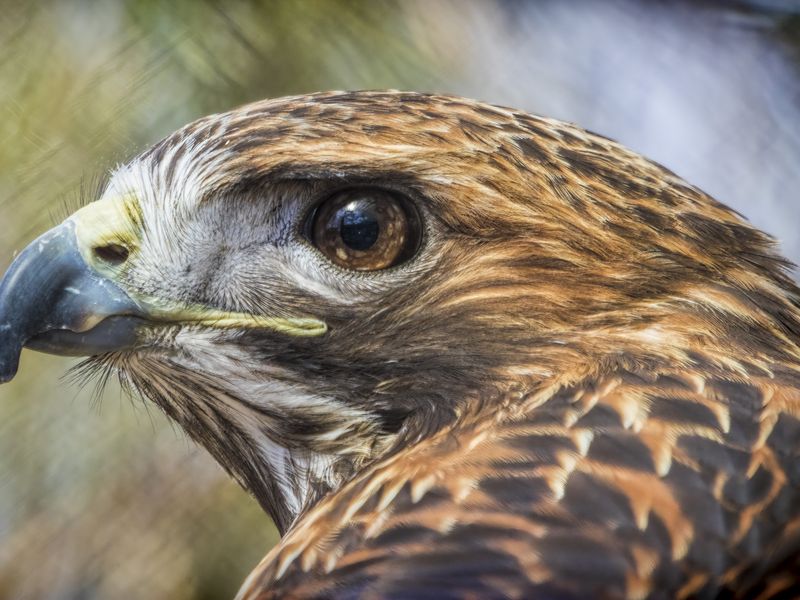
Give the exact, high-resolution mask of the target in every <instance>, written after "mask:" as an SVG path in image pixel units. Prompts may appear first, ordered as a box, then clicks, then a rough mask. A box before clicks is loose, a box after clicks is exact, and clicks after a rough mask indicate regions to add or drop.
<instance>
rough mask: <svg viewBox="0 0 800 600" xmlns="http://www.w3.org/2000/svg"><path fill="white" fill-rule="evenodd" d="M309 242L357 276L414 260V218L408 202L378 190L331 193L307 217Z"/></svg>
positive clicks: (417, 232) (416, 234)
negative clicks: (356, 272) (309, 218)
mask: <svg viewBox="0 0 800 600" xmlns="http://www.w3.org/2000/svg"><path fill="white" fill-rule="evenodd" d="M309 234H310V238H311V242H312V243H313V244H314V245H315V246H316V247H317V248H319V249H320V251H321V252H322V253H323V254H324V255H325V256H327V257H328V258H329V259H330V260H331V261H332V262H334V263H335V264H337V265H339V266H340V267H344V268H347V269H353V270H356V271H377V270H380V269H386V268H388V267H392V266H394V265H397V264H399V263H401V262H403V261H405V260H408V259H409V258H411V256H413V254H414V252H415V251H416V250H417V248H418V246H419V242H420V227H419V219H418V217H417V213H416V211H415V210H414V208H413V207H412V206H411V205H410V203H409V202H408V201H407V200H405V199H404V198H401V197H399V196H397V195H395V194H392V193H390V192H387V191H385V190H380V189H371V188H370V189H367V188H358V189H352V190H345V191H340V192H337V193H335V194H334V195H333V196H331V197H329V198H328V199H326V200H325V201H324V202H322V204H320V205H319V207H318V208H317V209H316V210H315V211H314V213H313V214H312V216H311V224H310V228H309Z"/></svg>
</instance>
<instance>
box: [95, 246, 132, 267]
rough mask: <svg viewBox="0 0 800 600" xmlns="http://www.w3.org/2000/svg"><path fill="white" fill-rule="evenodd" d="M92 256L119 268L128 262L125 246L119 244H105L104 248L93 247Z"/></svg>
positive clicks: (127, 252)
mask: <svg viewBox="0 0 800 600" xmlns="http://www.w3.org/2000/svg"><path fill="white" fill-rule="evenodd" d="M92 250H93V252H94V255H95V256H96V257H97V258H99V259H100V260H102V261H103V262H106V263H108V264H110V265H114V266H119V265H121V264H122V263H124V262H125V261H126V260H128V255H129V254H130V252H129V251H128V249H127V248H126V247H125V246H120V245H119V244H106V245H105V246H95V247H94V248H93V249H92Z"/></svg>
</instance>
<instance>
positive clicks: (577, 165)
mask: <svg viewBox="0 0 800 600" xmlns="http://www.w3.org/2000/svg"><path fill="white" fill-rule="evenodd" d="M342 189H347V190H352V189H358V190H374V189H380V190H383V192H386V193H387V194H391V195H396V196H398V197H402V198H404V199H405V200H403V202H404V203H409V204H410V205H413V206H414V207H415V208H413V211H418V213H419V220H420V221H421V225H420V227H421V229H422V234H421V241H420V242H419V244H418V247H416V246H414V247H412V246H408V248H410V249H411V250H409V256H407V257H405V258H404V259H403V260H404V262H402V263H401V264H397V265H396V266H391V267H388V268H385V269H384V268H383V267H381V269H380V270H376V271H370V270H366V271H363V270H358V271H356V270H348V268H347V264H348V263H347V260H349V259H348V258H346V257H344V255H342V256H340V257H339V258H337V259H336V260H337V261H339V262H337V263H336V264H334V263H333V262H331V261H329V260H327V259H326V258H325V257H324V256H323V255H322V254H321V252H320V250H315V249H314V245H315V241H314V240H315V238H314V237H313V234H312V236H311V238H309V236H308V234H307V229H304V227H305V226H304V225H303V223H305V222H306V221H307V219H308V216H307V215H308V214H309V211H310V214H312V215H313V214H314V207H316V206H318V205H319V202H320V199H323V200H322V201H323V202H324V198H328V197H330V196H331V194H334V195H335V194H337V193H338V191H339V190H342ZM383 192H382V193H383ZM370 193H372V192H370ZM106 196H107V197H111V196H113V197H119V196H125V197H128V198H130V197H134V198H136V199H137V202H138V205H137V208H136V209H134V210H132V211H129V212H132V213H133V214H132V216H131V217H130V221H131V223H133V224H134V225H133V226H132V228H133V229H136V230H137V231H138V232H139V233H137V234H135V236H134V237H136V242H135V243H132V242H130V240H129V239H127V238H126V239H122V238H121V239H120V240H117V242H115V243H116V244H117V245H118V244H123V245H125V246H126V247H128V250H126V253H125V255H124V257H123V258H122V260H123V261H127V263H126V265H128V266H126V267H125V269H124V271H121V272H120V273H121V274H117V275H114V281H115V282H117V283H118V284H119V285H120V286H121V287H122V289H124V290H125V291H126V292H127V293H129V294H131V295H133V294H134V293H135V294H139V295H143V294H144V295H146V297H147V298H158V299H159V302H161V301H168V302H170V303H173V304H174V303H176V302H181V303H184V304H187V305H189V304H191V305H192V306H194V305H202V306H213V307H215V308H218V309H224V310H226V311H236V312H237V314H239V313H247V314H255V315H259V316H263V315H280V316H292V317H294V316H298V315H299V316H302V317H306V318H313V319H319V320H320V321H322V322H324V323H325V325H326V328H327V329H326V332H325V333H324V334H323V335H315V336H311V337H296V336H291V335H284V334H282V333H280V332H278V333H276V332H274V331H266V332H265V331H263V330H262V329H259V328H250V329H242V330H234V331H233V332H230V331H228V330H225V331H224V332H223V331H222V330H221V329H216V330H215V329H214V327H211V330H212V333H214V332H216V333H214V335H213V336H211V337H202V338H200V337H192V336H197V335H199V334H197V332H196V329H197V328H196V327H194V328H192V327H191V326H189V325H186V324H185V323H183V324H181V325H180V327H178V326H177V325H175V326H174V327H173V328H171V329H170V328H166V331H167V332H168V334H165V333H164V331H165V328H164V327H163V326H161V327H159V328H152V329H148V330H147V334H146V335H145V334H143V335H142V336H140V341H139V342H138V343H137V344H138V345H136V346H135V347H133V348H131V347H126V348H124V349H121V350H120V351H118V352H112V353H109V354H105V355H102V356H101V357H98V358H95V359H92V362H91V363H90V368H91V367H94V368H113V369H115V370H117V371H118V372H119V373H120V374H121V376H122V378H123V381H124V382H126V383H127V384H128V385H130V386H131V387H132V388H134V389H136V390H138V391H139V392H140V393H142V394H143V395H145V396H147V397H149V398H150V399H152V400H154V401H155V402H157V403H158V404H159V405H160V406H161V407H162V408H163V409H164V410H165V411H166V412H167V414H169V415H170V416H171V417H173V418H174V419H176V420H177V421H178V422H179V423H180V424H181V425H182V426H183V427H184V428H185V429H186V430H187V432H188V433H189V434H190V435H191V436H192V437H193V438H195V439H196V440H198V441H199V442H200V443H201V444H204V445H205V446H206V447H207V448H208V449H209V450H210V451H211V453H212V454H213V455H214V456H215V457H216V458H217V459H218V460H219V461H220V462H221V463H222V464H223V465H224V466H225V467H226V468H227V469H228V470H229V471H230V472H231V473H232V474H233V475H234V476H235V477H237V479H238V480H239V481H241V482H242V484H243V485H244V486H245V487H246V488H248V489H249V490H250V491H251V492H252V493H253V494H254V495H255V496H256V497H257V498H258V499H259V501H260V502H261V503H262V505H263V506H264V507H265V509H266V510H267V511H268V512H269V513H270V514H271V515H272V516H273V518H274V519H275V520H276V523H277V524H278V526H279V527H280V528H281V529H282V531H283V532H284V536H283V538H282V540H281V542H280V543H279V544H278V546H277V547H275V548H274V549H273V550H272V551H271V552H270V553H269V554H268V556H267V557H266V558H265V559H264V561H263V562H262V564H261V565H259V566H258V568H257V569H256V570H255V571H254V572H253V574H252V575H251V576H250V578H249V579H248V581H247V582H246V584H245V586H244V588H243V589H242V591H241V592H240V598H246V599H250V600H254V599H266V598H284V597H303V598H305V597H314V598H355V597H360V598H450V597H452V598H585V597H596V598H629V599H644V598H673V597H674V598H690V597H692V598H693V597H700V598H778V597H787V598H788V597H792V596H793V595H794V594H800V586H798V584H797V583H796V581H795V579H796V576H797V575H798V574H800V570H799V569H798V564H797V563H798V559H800V502H799V501H800V487H798V486H800V468H799V467H798V464H800V463H799V462H797V461H796V458H797V454H798V451H799V450H800V420H798V416H799V415H800V393H798V383H800V347H798V334H799V333H800V312H798V289H797V288H796V287H795V285H794V283H793V282H792V281H791V280H790V279H789V277H787V275H786V262H785V261H784V260H783V259H782V258H780V257H779V256H778V255H777V254H775V252H774V250H773V248H772V242H771V240H770V239H769V238H768V237H767V236H765V235H764V234H762V233H761V232H759V231H757V230H755V229H754V228H752V227H751V226H750V225H748V224H747V223H745V222H744V221H743V220H742V219H741V218H740V217H739V216H738V215H736V214H734V213H733V212H732V211H730V210H729V209H727V208H726V207H724V206H723V205H721V204H719V203H717V202H716V201H714V200H713V199H711V198H710V197H708V196H707V195H705V194H703V193H702V192H700V191H699V190H697V189H696V188H693V187H691V186H690V185H688V184H686V183H685V182H683V181H682V180H681V179H680V178H678V177H677V176H675V175H674V174H672V173H670V172H669V171H667V170H666V169H664V168H662V167H660V166H659V165H656V164H654V163H652V162H650V161H648V160H646V159H644V158H642V157H640V156H638V155H636V154H634V153H632V152H630V151H628V150H626V149H624V148H622V147H621V146H619V145H618V144H616V143H614V142H612V141H609V140H607V139H604V138H602V137H600V136H597V135H594V134H591V133H588V132H586V131H583V130H581V129H579V128H577V127H575V126H572V125H568V124H565V123H561V122H558V121H554V120H549V119H542V118H538V117H534V116H531V115H528V114H525V113H522V112H519V111H515V110H511V109H507V108H500V107H494V106H489V105H486V104H482V103H478V102H473V101H470V100H464V99H459V98H453V97H446V96H432V95H423V94H411V93H399V92H359V93H328V94H316V95H312V96H304V97H295V98H289V99H282V100H277V101H267V102H262V103H256V104H253V105H249V106H245V107H243V108H241V109H238V110H236V111H233V112H231V113H226V114H223V115H214V116H211V117H207V118H205V119H201V120H200V121H198V122H196V123H194V124H192V125H189V126H187V127H186V128H184V129H183V130H180V131H178V132H177V133H175V134H174V135H172V136H170V137H169V138H167V139H166V140H164V141H162V142H161V143H159V144H157V145H156V146H155V147H154V148H153V149H151V150H150V151H148V152H146V153H145V154H143V155H142V156H140V157H139V158H137V159H136V160H135V161H133V162H132V163H131V165H130V166H128V167H126V168H125V169H123V170H122V171H120V172H119V173H117V174H116V175H115V177H114V178H113V179H112V183H111V185H110V187H109V190H107V192H106ZM373 197H375V196H373ZM387 197H388V196H387ZM392 197H394V196H392ZM379 198H380V199H379V201H380V202H391V200H385V197H384V196H380V197H379ZM376 202H377V201H376ZM295 204H297V205H298V206H299V208H296V209H291V208H289V207H291V206H294V205H295ZM403 206H406V205H405V204H403ZM397 210H398V211H400V212H402V211H403V210H406V211H411V210H412V209H410V208H403V209H402V210H401V209H397ZM409 214H410V213H409ZM275 215H277V216H275ZM253 222H263V223H265V226H264V227H265V230H264V231H265V232H264V233H259V234H256V233H253V230H251V229H250V228H251V227H253V226H252V225H251V223H253ZM156 224H157V226H156ZM267 229H268V231H267ZM197 231H200V232H201V233H202V235H199V234H197ZM342 231H344V230H342ZM276 232H277V233H276ZM132 235H133V234H132ZM342 235H344V234H342ZM409 235H410V234H409ZM123 237H124V236H123ZM103 239H106V238H103ZM174 239H177V240H179V242H174V245H173V246H170V243H172V242H171V241H170V240H174ZM403 244H405V242H403ZM262 245H263V246H264V247H265V248H267V249H268V253H269V254H268V253H266V252H267V251H265V253H264V254H258V252H260V250H259V249H260V248H261V246H262ZM399 245H401V244H400V243H399V242H398V247H399ZM223 247H224V249H223ZM165 248H171V250H170V252H166V251H165ZM209 248H211V249H212V250H209ZM230 248H234V250H230ZM253 248H256V250H253ZM128 251H130V256H128V254H127V252H128ZM412 251H413V252H412ZM365 252H368V251H365ZM268 256H270V257H274V256H277V257H278V258H269V260H275V261H278V262H276V263H275V264H274V265H273V264H271V263H270V265H268V266H267V267H263V268H264V269H268V275H266V274H264V273H262V272H258V274H257V275H256V274H254V273H255V272H254V270H253V269H256V268H260V267H257V265H260V264H262V263H263V261H264V260H267V258H265V257H268ZM359 256H362V255H359ZM362 259H363V256H362ZM364 260H366V259H364ZM309 264H311V265H312V266H311V267H309V266H308V265H309ZM358 264H359V265H361V264H368V263H363V261H362V263H358ZM314 265H322V266H319V267H317V266H314ZM354 265H355V263H354ZM312 267H313V268H312ZM358 268H359V269H360V268H361V267H360V266H359V267H358ZM154 273H157V274H158V276H157V277H156V276H155V275H154ZM298 273H300V275H298ZM265 282H266V283H265ZM132 297H138V296H132ZM171 305H172V304H170V306H171ZM0 313H2V311H0ZM171 323H173V322H171ZM171 327H172V325H171ZM234 329H235V328H234ZM201 333H204V332H201ZM182 336H183V337H182ZM142 339H145V340H146V341H145V342H142V341H141V340H142ZM201 342H202V343H201ZM178 349H180V351H178ZM220 356H221V357H223V358H225V360H223V359H222V358H219V357H220ZM278 383H279V384H280V385H281V386H282V387H280V390H278V392H280V394H283V395H279V393H278V392H276V391H275V388H273V387H270V386H274V385H277V384H278ZM287 394H288V396H287ZM287 397H288V398H289V400H291V401H289V400H282V399H281V398H287ZM270 444H271V445H270ZM267 446H268V447H269V448H270V449H268V450H264V448H265V447H267ZM275 448H278V449H279V450H280V452H284V453H285V456H284V458H283V459H280V460H279V459H276V458H275V456H276V452H278V451H276V450H275ZM278 453H279V452H278ZM276 461H277V462H276ZM276 466H280V467H281V469H284V472H281V473H276Z"/></svg>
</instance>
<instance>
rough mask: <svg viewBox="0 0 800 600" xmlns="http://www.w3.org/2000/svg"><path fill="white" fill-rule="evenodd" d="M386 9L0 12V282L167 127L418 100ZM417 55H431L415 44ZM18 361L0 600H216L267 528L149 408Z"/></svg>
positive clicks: (405, 38)
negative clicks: (302, 100) (373, 95)
mask: <svg viewBox="0 0 800 600" xmlns="http://www.w3.org/2000/svg"><path fill="white" fill-rule="evenodd" d="M418 9H419V5H412V4H410V3H405V4H404V5H400V4H395V3H388V2H368V3H367V2H344V1H321V0H317V1H312V0H303V1H299V2H289V1H272V2H268V1H264V2H258V3H256V2H232V3H225V4H221V3H220V4H216V3H213V2H195V1H188V0H181V1H173V2H160V1H156V0H146V1H142V2H77V1H73V2H51V3H45V4H42V3H38V4H33V3H31V4H23V3H14V2H0V272H2V271H4V270H5V268H6V267H7V266H8V264H9V263H10V261H11V259H12V256H13V254H14V252H16V251H18V250H19V249H21V248H22V247H24V245H25V244H26V243H27V241H29V240H30V239H32V238H33V237H35V236H36V235H38V234H40V233H42V232H43V231H45V230H46V229H48V228H49V227H51V226H52V225H54V224H55V223H57V222H58V221H60V220H61V219H62V218H64V217H65V216H66V215H67V214H69V213H70V212H72V211H73V210H74V209H75V208H77V207H78V206H79V205H81V204H82V203H85V202H88V201H91V200H93V199H94V198H95V197H96V196H97V194H98V189H99V186H100V185H101V184H102V181H103V180H104V178H105V176H106V174H107V173H108V172H109V171H110V170H111V169H113V168H114V166H115V165H117V164H119V163H121V162H124V161H125V160H126V159H128V158H130V157H132V156H133V155H135V154H136V153H138V152H139V151H141V150H144V149H145V148H146V147H148V146H149V145H151V144H152V143H154V142H156V141H157V140H158V139H160V138H161V137H163V136H165V135H167V134H168V133H170V132H171V131H172V130H174V129H176V128H177V127H179V126H181V125H183V124H184V123H187V122H189V121H191V120H193V119H195V118H197V117H200V116H203V115H205V114H207V113H212V112H218V111H223V110H226V109H229V108H232V107H234V106H236V105H238V104H242V103H245V102H248V101H253V100H258V99H261V98H266V97H274V96H282V95H286V94H296V93H303V92H310V91H317V90H324V89H345V88H347V89H355V88H385V87H396V88H417V89H425V88H430V87H435V84H436V80H435V78H434V77H433V75H432V73H436V72H441V71H442V70H443V69H445V70H446V69H447V68H448V67H447V65H446V64H443V62H444V61H443V57H442V56H441V55H439V54H438V53H436V52H435V51H434V50H433V46H431V45H429V44H427V42H426V39H433V37H435V32H433V33H431V32H430V31H428V33H425V31H423V30H422V29H421V26H420V24H419V23H418V22H416V21H415V20H414V17H413V14H416V13H418V12H419V10H418ZM426 36H429V38H426ZM76 362H77V361H75V360H68V359H61V358H56V357H49V356H45V355H41V354H35V353H31V352H28V351H26V352H24V353H23V357H22V364H21V368H20V372H19V375H18V377H17V378H16V379H15V380H14V381H13V382H12V383H10V384H8V385H4V386H2V387H0V598H14V599H22V598H26V599H27V598H59V599H61V598H64V599H66V598H81V599H95V598H97V599H100V598H102V599H106V598H122V599H137V598H142V599H144V598H148V599H153V598H155V599H158V598H170V599H187V600H188V599H201V598H203V599H205V598H208V599H211V598H227V597H232V596H233V595H234V594H235V592H236V590H237V588H238V586H239V584H240V583H241V582H242V581H243V579H244V577H245V576H246V575H247V573H248V572H249V570H250V569H251V568H252V567H253V566H254V565H255V564H256V563H257V562H258V560H260V558H261V557H262V556H263V555H264V554H265V552H266V551H267V550H268V549H269V547H270V546H271V545H272V544H273V543H274V542H275V541H276V539H277V538H276V534H275V532H274V530H273V528H272V526H271V524H270V523H269V520H268V518H267V517H266V516H265V515H264V514H263V513H262V512H261V510H260V508H259V507H258V506H257V505H256V503H255V502H254V501H253V500H251V499H250V498H249V497H248V496H247V494H246V493H245V492H243V491H242V490H240V489H239V488H238V487H237V486H236V485H235V484H234V483H233V482H232V481H230V480H229V479H228V477H227V476H226V475H225V474H224V473H223V472H222V470H221V469H220V468H219V467H218V466H217V465H216V464H215V463H213V461H212V460H211V459H210V458H209V457H208V456H207V455H206V454H205V452H204V451H202V450H200V449H198V448H197V447H195V446H194V445H193V444H192V443H191V442H189V441H187V440H186V439H185V438H184V436H183V434H182V433H181V432H180V431H178V430H177V429H175V428H174V427H173V426H171V425H170V424H169V423H168V422H167V421H166V419H165V418H164V417H163V416H162V415H161V414H160V413H159V412H158V411H157V410H156V409H154V408H153V407H150V406H147V405H145V404H143V403H142V401H141V400H139V399H130V400H129V399H128V398H126V397H123V396H122V394H121V393H120V391H119V390H118V389H117V388H115V386H114V383H113V382H112V383H111V384H110V385H109V386H108V388H107V389H106V391H105V392H104V394H103V397H102V399H100V398H97V397H94V396H93V387H92V385H91V384H90V385H89V386H87V387H86V388H84V389H81V388H80V387H79V386H76V385H74V384H72V383H70V381H69V379H68V378H64V377H62V374H63V373H64V372H65V371H66V370H67V369H68V368H69V367H70V366H73V365H74V364H76Z"/></svg>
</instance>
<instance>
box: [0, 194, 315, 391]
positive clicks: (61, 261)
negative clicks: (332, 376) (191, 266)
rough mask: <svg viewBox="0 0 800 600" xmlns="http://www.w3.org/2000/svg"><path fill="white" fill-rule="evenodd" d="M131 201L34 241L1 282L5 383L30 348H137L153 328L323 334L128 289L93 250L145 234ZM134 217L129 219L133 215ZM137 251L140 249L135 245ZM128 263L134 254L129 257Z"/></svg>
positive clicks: (100, 206) (307, 323)
mask: <svg viewBox="0 0 800 600" xmlns="http://www.w3.org/2000/svg"><path fill="white" fill-rule="evenodd" d="M132 204H133V201H132V200H131V199H130V198H127V199H122V200H118V201H114V200H101V201H98V202H93V203H92V204H90V205H88V206H85V207H84V208H82V209H81V210H80V211H78V212H77V213H76V214H75V215H73V216H72V217H71V218H70V219H68V220H67V221H65V222H64V223H62V224H61V225H59V226H58V227H56V228H55V229H52V230H50V231H48V232H47V233H45V234H44V235H42V236H41V237H39V238H38V239H36V240H34V241H33V242H32V243H31V244H30V245H29V246H28V247H27V248H25V249H24V250H23V251H22V253H21V254H20V255H19V256H18V257H17V258H16V259H15V260H14V262H13V263H11V266H10V267H9V269H8V272H7V273H6V274H5V276H4V277H3V278H2V280H0V383H5V382H7V381H10V380H11V379H12V378H13V377H14V375H15V374H16V372H17V368H18V366H19V357H20V353H21V352H22V348H23V347H27V348H31V349H33V350H39V351H42V352H49V353H51V354H61V355H67V356H91V355H95V354H104V353H107V352H115V351H120V350H125V349H130V348H134V347H135V346H136V345H137V343H139V341H140V338H141V333H142V332H143V331H144V329H145V328H146V327H153V326H159V325H175V324H183V325H196V326H203V327H210V328H215V329H270V330H272V331H275V332H278V333H281V334H285V335H292V336H302V337H314V336H319V335H323V334H324V333H325V332H326V331H327V326H326V324H325V323H324V322H323V321H320V320H318V319H314V318H303V317H298V318H291V317H289V318H283V317H271V316H265V315H255V314H248V313H238V312H229V311H225V310H219V309H216V308H213V307H208V306H192V305H181V304H175V303H170V302H167V301H165V300H163V299H160V298H149V297H143V296H139V295H136V294H133V293H132V292H127V291H125V290H123V289H122V288H121V287H120V286H119V285H118V284H117V283H116V282H115V281H114V279H115V271H114V269H113V268H107V266H106V265H103V264H102V261H98V260H95V258H96V257H94V256H93V251H92V248H97V247H102V246H103V245H108V244H110V243H115V242H116V241H117V240H118V239H120V238H124V239H126V240H127V241H131V242H136V241H137V240H128V238H130V237H131V235H132V232H133V231H135V230H136V229H137V227H136V226H135V225H134V223H133V222H132V221H131V220H132V219H133V218H134V217H132V216H130V215H132V214H134V213H136V210H133V209H131V206H132ZM126 215H128V216H126ZM131 247H134V248H135V247H136V244H135V243H131ZM126 258H127V254H126Z"/></svg>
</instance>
